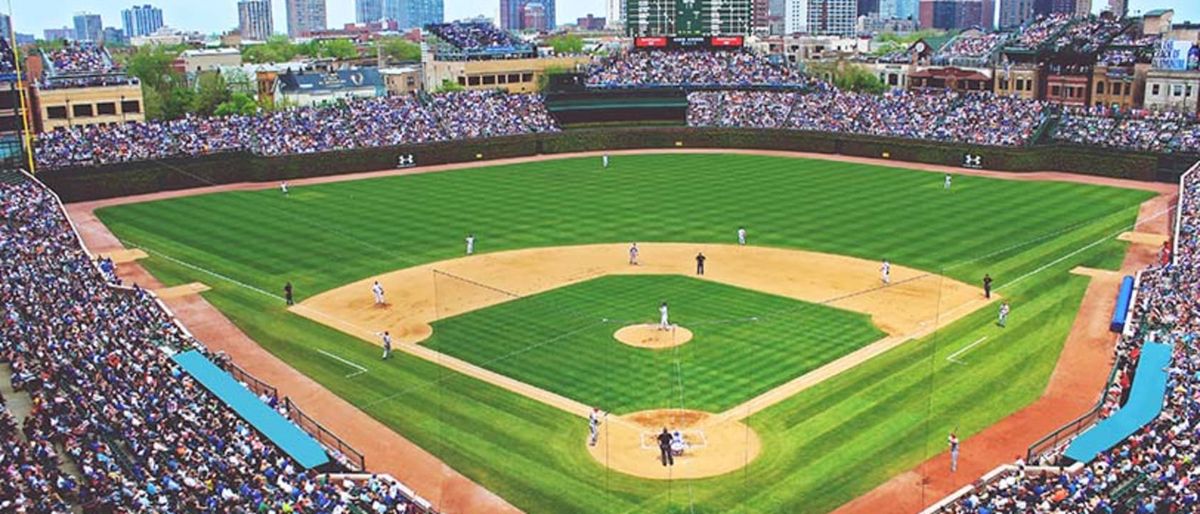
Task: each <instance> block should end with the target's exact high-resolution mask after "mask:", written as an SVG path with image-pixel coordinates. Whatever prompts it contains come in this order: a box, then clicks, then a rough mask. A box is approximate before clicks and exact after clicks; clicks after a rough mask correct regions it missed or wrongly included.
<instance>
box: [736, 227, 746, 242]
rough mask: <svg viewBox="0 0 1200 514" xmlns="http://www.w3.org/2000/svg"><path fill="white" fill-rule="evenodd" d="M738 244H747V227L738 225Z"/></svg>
mask: <svg viewBox="0 0 1200 514" xmlns="http://www.w3.org/2000/svg"><path fill="white" fill-rule="evenodd" d="M737 236H738V244H740V245H742V246H746V227H738V231H737Z"/></svg>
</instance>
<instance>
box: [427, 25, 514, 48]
mask: <svg viewBox="0 0 1200 514" xmlns="http://www.w3.org/2000/svg"><path fill="white" fill-rule="evenodd" d="M428 29H429V31H430V32H432V33H433V34H434V35H436V36H437V37H438V38H440V39H441V40H443V41H445V42H447V43H450V44H451V45H453V46H454V47H455V48H458V49H460V50H484V49H488V48H503V47H514V46H517V45H518V44H519V43H518V41H517V40H516V39H513V36H512V35H511V34H509V33H508V31H507V30H501V29H499V28H497V27H496V26H495V25H492V24H491V23H438V24H434V25H429V26H428Z"/></svg>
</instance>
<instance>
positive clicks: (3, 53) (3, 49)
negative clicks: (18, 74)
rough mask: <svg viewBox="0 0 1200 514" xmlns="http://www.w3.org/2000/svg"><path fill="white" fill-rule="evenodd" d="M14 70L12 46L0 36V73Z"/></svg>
mask: <svg viewBox="0 0 1200 514" xmlns="http://www.w3.org/2000/svg"><path fill="white" fill-rule="evenodd" d="M15 71H17V63H16V61H14V60H13V51H12V47H11V46H8V39H6V38H3V37H0V73H13V72H15Z"/></svg>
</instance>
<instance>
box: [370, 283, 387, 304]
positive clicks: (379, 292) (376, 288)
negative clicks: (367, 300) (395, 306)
mask: <svg viewBox="0 0 1200 514" xmlns="http://www.w3.org/2000/svg"><path fill="white" fill-rule="evenodd" d="M371 293H372V294H374V295H375V305H384V304H385V303H386V302H384V301H383V286H382V285H380V284H379V281H378V280H376V281H375V285H372V286H371Z"/></svg>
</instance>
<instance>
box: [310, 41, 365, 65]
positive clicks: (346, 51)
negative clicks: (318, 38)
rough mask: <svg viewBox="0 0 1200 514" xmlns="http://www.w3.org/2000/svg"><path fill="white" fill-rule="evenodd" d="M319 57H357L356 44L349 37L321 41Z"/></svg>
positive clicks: (341, 58) (340, 58)
mask: <svg viewBox="0 0 1200 514" xmlns="http://www.w3.org/2000/svg"><path fill="white" fill-rule="evenodd" d="M319 53H320V55H319V57H332V58H334V59H337V60H339V61H344V60H347V59H356V58H358V46H356V45H355V44H354V42H353V41H350V40H349V39H333V40H329V41H322V42H321V45H320V52H319Z"/></svg>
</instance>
